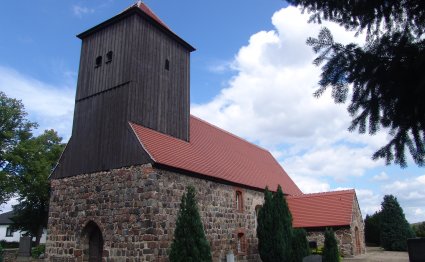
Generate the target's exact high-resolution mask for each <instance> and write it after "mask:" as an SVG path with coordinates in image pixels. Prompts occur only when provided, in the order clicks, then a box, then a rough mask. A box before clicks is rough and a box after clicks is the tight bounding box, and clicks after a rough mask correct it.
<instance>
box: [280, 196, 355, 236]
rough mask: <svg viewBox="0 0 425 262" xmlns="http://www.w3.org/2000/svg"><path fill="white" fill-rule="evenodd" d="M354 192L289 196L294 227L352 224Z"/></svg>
mask: <svg viewBox="0 0 425 262" xmlns="http://www.w3.org/2000/svg"><path fill="white" fill-rule="evenodd" d="M355 194H356V192H355V191H354V190H343V191H333V192H324V193H314V194H304V195H299V196H288V197H287V198H286V200H287V202H288V206H289V209H290V210H291V213H292V219H293V221H292V225H293V227H296V228H299V227H303V228H308V227H326V226H346V225H350V224H351V217H352V212H353V201H354V200H355V199H356V198H355Z"/></svg>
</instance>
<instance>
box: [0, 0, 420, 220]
mask: <svg viewBox="0 0 425 262" xmlns="http://www.w3.org/2000/svg"><path fill="white" fill-rule="evenodd" d="M133 3H135V1H127V0H120V1H118V0H103V1H100V0H90V1H88V0H86V1H84V0H80V1H76V0H68V1H57V0H39V1H36V2H28V1H5V2H4V3H2V8H1V10H0V32H2V34H1V36H0V90H2V91H4V92H5V93H6V94H7V95H8V96H10V97H14V98H18V99H21V100H22V101H23V103H24V105H25V107H26V110H27V111H28V113H29V118H30V119H32V120H34V121H37V122H38V123H39V124H40V130H43V129H46V128H53V129H55V130H58V132H59V133H60V134H61V135H62V136H63V137H64V138H65V139H66V140H67V139H68V138H69V136H70V129H71V126H72V115H73V101H74V95H75V88H76V80H77V77H78V76H77V72H78V63H79V56H80V47H81V42H80V40H79V39H78V38H76V37H75V35H77V34H78V33H81V32H83V31H85V30H86V29H88V28H90V27H92V26H94V25H96V24H98V23H100V22H102V21H104V20H106V19H108V18H110V17H112V16H114V15H116V14H117V13H119V12H121V11H122V10H123V9H125V8H126V7H128V6H129V5H131V4H133ZM145 3H146V4H147V5H148V6H149V7H150V8H151V9H152V10H153V11H154V12H155V13H156V14H157V15H158V16H159V17H160V18H161V19H162V20H163V21H164V22H165V23H166V24H167V25H168V26H169V27H170V28H171V29H172V30H173V31H174V32H176V33H177V34H178V35H180V36H181V37H182V38H183V39H185V40H186V41H187V42H189V43H190V44H192V45H193V46H194V47H195V48H196V49H197V51H195V52H193V53H192V57H191V103H192V106H191V112H192V114H195V115H197V116H199V117H201V118H203V119H205V120H207V121H209V122H211V123H213V124H215V125H218V126H220V127H222V128H224V129H226V130H228V131H230V132H233V133H235V134H236V135H239V136H241V137H243V138H245V139H248V140H249V141H251V142H254V143H256V144H258V145H260V146H262V147H264V148H266V149H268V150H270V151H271V152H272V153H273V155H274V156H275V157H276V159H277V160H278V161H279V162H280V163H281V164H282V166H283V167H284V169H285V170H286V171H287V172H288V174H289V175H290V176H291V177H292V178H293V179H294V180H295V182H296V183H297V184H298V185H299V187H300V188H301V189H302V190H303V191H304V192H306V193H308V192H318V191H327V190H337V189H345V188H355V189H356V191H357V196H358V199H359V201H360V206H361V209H362V213H363V215H366V214H367V213H369V214H371V213H373V212H374V211H376V210H378V209H379V206H380V202H381V201H382V197H383V195H385V194H394V195H395V196H396V197H397V198H398V200H399V202H400V203H401V205H402V207H403V209H404V212H405V213H406V216H407V218H408V220H409V221H410V222H417V221H423V220H425V168H418V167H416V166H414V164H413V163H412V161H410V164H409V167H408V168H406V169H401V168H399V167H397V166H385V164H384V163H383V161H372V160H371V158H370V156H371V154H372V153H373V152H374V150H376V149H378V148H379V146H381V145H383V144H384V143H385V142H386V141H387V140H388V137H387V135H386V133H385V132H381V133H379V134H377V135H375V136H373V137H371V136H367V135H359V134H357V133H350V132H348V131H347V127H348V125H349V121H350V118H349V116H348V114H347V113H346V110H345V108H346V105H335V104H334V103H333V102H332V99H331V98H330V95H329V94H325V95H324V96H323V97H322V98H320V99H316V98H314V97H313V96H312V93H313V92H314V90H315V89H316V88H317V81H318V79H319V74H320V69H319V68H317V67H315V66H313V65H312V63H311V61H312V60H313V59H314V54H313V53H312V51H311V48H309V47H307V46H306V45H305V39H306V38H307V37H308V36H315V35H316V34H317V32H318V30H319V29H320V26H319V25H313V24H307V23H306V20H307V19H308V15H305V14H304V15H303V14H301V12H300V11H299V10H297V9H295V8H293V7H287V5H286V3H285V2H284V1H280V0H270V1H258V0H244V1H242V0H232V1H225V0H217V1H195V0H183V1H161V0H147V1H145ZM327 26H328V27H330V28H331V30H332V32H333V33H334V36H335V38H336V39H337V40H338V41H341V42H351V41H355V42H360V43H361V42H362V41H363V40H362V36H360V37H357V38H355V37H354V36H353V34H352V33H349V32H345V31H344V30H343V29H341V28H339V27H338V26H336V25H332V24H327ZM7 208H9V206H5V207H3V209H7Z"/></svg>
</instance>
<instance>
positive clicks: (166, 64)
mask: <svg viewBox="0 0 425 262" xmlns="http://www.w3.org/2000/svg"><path fill="white" fill-rule="evenodd" d="M164 68H165V70H167V71H169V70H170V60H168V59H165V66H164Z"/></svg>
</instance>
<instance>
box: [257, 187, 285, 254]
mask: <svg viewBox="0 0 425 262" xmlns="http://www.w3.org/2000/svg"><path fill="white" fill-rule="evenodd" d="M257 220H258V226H257V237H258V251H259V253H260V257H261V260H262V261H263V262H275V261H279V262H285V261H290V258H291V249H292V216H291V212H290V211H289V208H288V204H287V203H286V199H285V197H284V195H283V192H282V188H281V187H280V186H278V189H277V192H276V193H275V194H272V193H271V192H270V191H269V190H268V188H266V189H265V191H264V205H263V207H262V208H261V209H260V211H259V213H258V218H257Z"/></svg>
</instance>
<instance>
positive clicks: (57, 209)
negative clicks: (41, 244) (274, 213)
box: [46, 164, 263, 261]
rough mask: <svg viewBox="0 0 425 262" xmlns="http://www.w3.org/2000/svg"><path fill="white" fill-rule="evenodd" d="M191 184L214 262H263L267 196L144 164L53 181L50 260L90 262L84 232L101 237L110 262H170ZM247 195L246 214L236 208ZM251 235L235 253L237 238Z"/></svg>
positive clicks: (47, 244) (48, 248) (49, 229)
mask: <svg viewBox="0 0 425 262" xmlns="http://www.w3.org/2000/svg"><path fill="white" fill-rule="evenodd" d="M188 185H193V186H194V187H195V188H196V191H197V199H198V206H199V210H200V214H201V217H202V221H203V224H204V228H205V232H206V235H207V239H208V241H209V243H210V245H211V251H212V255H213V261H225V258H226V254H227V253H228V252H229V251H233V253H234V254H235V256H236V259H237V261H259V260H260V259H259V256H258V251H257V238H256V236H255V226H256V222H255V220H256V217H255V207H256V206H257V205H261V204H262V202H263V193H262V192H258V191H254V190H249V189H241V188H236V187H234V186H231V185H225V184H221V183H217V182H212V181H208V180H205V179H201V178H195V177H191V176H187V175H182V174H179V173H175V172H171V171H165V170H162V169H157V168H154V167H152V165H150V164H148V165H143V166H137V167H130V168H122V169H116V170H112V171H108V172H99V173H93V174H84V175H79V176H75V177H69V178H63V179H55V180H52V181H51V187H52V193H51V199H50V210H49V225H48V237H47V243H46V249H47V250H46V251H47V252H46V253H47V254H48V260H49V261H87V250H86V249H87V245H86V244H85V243H87V240H86V239H84V238H85V236H84V234H83V229H84V227H85V225H87V223H88V222H90V221H93V222H95V223H96V224H97V225H98V227H99V228H100V230H101V232H102V237H103V241H104V246H103V257H104V259H103V260H104V261H168V258H167V257H168V255H167V254H168V252H169V249H170V246H171V242H172V239H173V232H174V228H175V221H176V218H177V213H178V210H179V205H180V199H181V196H182V194H183V193H184V192H185V190H186V187H187V186H188ZM236 190H238V191H241V192H242V196H243V211H238V210H237V209H236V206H235V193H236ZM240 233H243V234H244V236H245V243H244V247H246V248H245V250H243V252H240V253H237V247H236V246H237V237H238V234H240Z"/></svg>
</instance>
